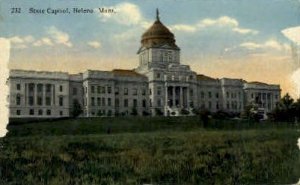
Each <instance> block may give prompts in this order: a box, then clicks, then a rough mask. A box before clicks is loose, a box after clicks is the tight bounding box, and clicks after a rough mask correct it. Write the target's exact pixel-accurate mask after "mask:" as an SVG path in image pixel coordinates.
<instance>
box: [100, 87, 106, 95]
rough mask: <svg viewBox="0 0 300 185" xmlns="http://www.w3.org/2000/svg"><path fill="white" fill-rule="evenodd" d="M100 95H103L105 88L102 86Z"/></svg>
mask: <svg viewBox="0 0 300 185" xmlns="http://www.w3.org/2000/svg"><path fill="white" fill-rule="evenodd" d="M101 93H102V94H105V86H102V87H101Z"/></svg>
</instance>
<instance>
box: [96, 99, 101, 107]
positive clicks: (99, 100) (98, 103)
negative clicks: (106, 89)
mask: <svg viewBox="0 0 300 185" xmlns="http://www.w3.org/2000/svg"><path fill="white" fill-rule="evenodd" d="M97 105H98V106H100V105H101V99H100V98H97Z"/></svg>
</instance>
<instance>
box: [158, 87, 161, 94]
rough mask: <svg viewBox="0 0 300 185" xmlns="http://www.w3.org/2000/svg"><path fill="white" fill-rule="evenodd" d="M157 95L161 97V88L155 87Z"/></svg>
mask: <svg viewBox="0 0 300 185" xmlns="http://www.w3.org/2000/svg"><path fill="white" fill-rule="evenodd" d="M157 95H161V87H157Z"/></svg>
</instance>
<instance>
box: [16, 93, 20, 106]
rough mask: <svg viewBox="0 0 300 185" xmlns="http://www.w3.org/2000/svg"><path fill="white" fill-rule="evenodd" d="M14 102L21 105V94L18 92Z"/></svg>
mask: <svg viewBox="0 0 300 185" xmlns="http://www.w3.org/2000/svg"><path fill="white" fill-rule="evenodd" d="M16 104H17V105H21V96H20V95H19V94H18V95H17V97H16Z"/></svg>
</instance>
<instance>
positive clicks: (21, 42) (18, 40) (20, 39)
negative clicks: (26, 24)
mask: <svg viewBox="0 0 300 185" xmlns="http://www.w3.org/2000/svg"><path fill="white" fill-rule="evenodd" d="M46 34H47V36H44V37H41V38H37V39H35V38H34V37H33V36H31V35H27V36H13V37H11V38H9V41H10V42H11V44H12V46H13V48H19V49H20V48H28V46H35V47H39V46H54V45H55V44H61V45H65V46H67V47H72V43H71V41H70V36H69V35H68V34H67V33H65V32H62V31H60V30H58V29H57V28H56V27H55V26H51V27H49V28H47V31H46Z"/></svg>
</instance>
